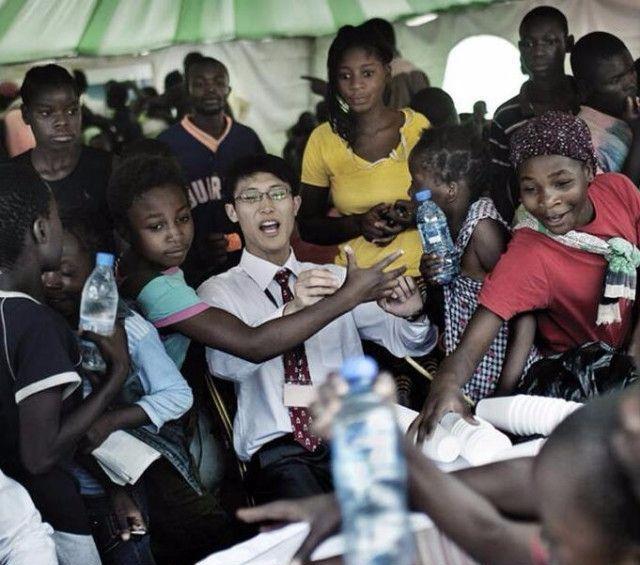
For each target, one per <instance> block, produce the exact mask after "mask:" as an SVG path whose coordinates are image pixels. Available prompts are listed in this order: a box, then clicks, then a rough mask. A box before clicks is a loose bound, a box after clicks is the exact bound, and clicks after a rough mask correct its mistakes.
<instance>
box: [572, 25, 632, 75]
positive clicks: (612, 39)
mask: <svg viewBox="0 0 640 565" xmlns="http://www.w3.org/2000/svg"><path fill="white" fill-rule="evenodd" d="M625 52H627V53H628V52H629V50H628V49H627V46H626V45H625V44H624V42H623V41H622V40H621V39H620V38H618V37H616V36H615V35H612V34H610V33H607V32H605V31H594V32H593V33H588V34H587V35H585V36H584V37H581V38H580V39H579V40H578V41H577V43H576V44H575V45H574V46H573V49H572V51H571V71H572V72H573V76H574V77H575V78H576V79H579V80H586V81H588V80H589V78H590V77H591V76H592V75H593V67H594V65H595V64H596V62H598V61H603V60H607V59H610V58H611V57H613V56H615V55H620V54H622V53H625Z"/></svg>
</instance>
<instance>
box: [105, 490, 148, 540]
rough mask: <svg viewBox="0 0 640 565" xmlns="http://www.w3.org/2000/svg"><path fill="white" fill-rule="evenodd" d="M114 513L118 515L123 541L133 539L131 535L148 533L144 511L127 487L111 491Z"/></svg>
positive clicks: (117, 522) (117, 521) (118, 525)
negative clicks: (141, 510)
mask: <svg viewBox="0 0 640 565" xmlns="http://www.w3.org/2000/svg"><path fill="white" fill-rule="evenodd" d="M109 499H110V503H111V508H112V510H113V513H114V514H115V515H116V526H117V528H118V530H119V533H120V538H121V539H122V541H128V540H129V539H131V535H144V534H146V533H147V524H146V523H145V521H144V517H143V516H142V512H140V509H139V508H138V505H137V504H136V503H135V501H134V500H133V498H132V497H131V496H130V495H129V493H128V492H127V490H126V488H125V487H120V486H118V487H116V488H114V489H112V490H111V491H110V492H109Z"/></svg>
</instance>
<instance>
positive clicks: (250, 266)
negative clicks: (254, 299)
mask: <svg viewBox="0 0 640 565" xmlns="http://www.w3.org/2000/svg"><path fill="white" fill-rule="evenodd" d="M238 266H239V267H240V268H241V269H242V270H243V271H244V272H245V273H247V275H249V276H250V277H251V278H252V279H253V280H254V281H255V282H256V284H257V285H258V286H259V287H260V290H262V291H264V290H266V289H267V287H268V286H269V284H270V283H271V281H272V280H273V277H275V276H276V273H277V272H278V271H281V270H282V269H289V270H290V271H291V272H292V273H293V274H294V275H295V276H296V277H297V276H298V274H299V273H300V263H299V262H298V260H297V259H296V255H295V253H294V252H293V249H292V250H291V253H290V254H289V258H288V259H287V262H286V263H285V264H284V265H282V266H280V265H276V264H275V263H272V262H271V261H267V260H266V259H262V258H260V257H257V256H256V255H253V254H252V253H249V251H247V250H246V249H245V250H244V251H243V252H242V257H241V258H240V264H239V265H238Z"/></svg>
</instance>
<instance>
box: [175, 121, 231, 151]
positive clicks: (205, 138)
mask: <svg viewBox="0 0 640 565" xmlns="http://www.w3.org/2000/svg"><path fill="white" fill-rule="evenodd" d="M224 120H225V128H224V131H223V132H222V135H221V136H220V137H219V138H217V139H216V138H215V137H213V136H211V135H209V134H208V133H207V132H205V131H202V130H201V129H200V128H199V127H198V126H196V125H195V124H194V123H193V122H192V121H191V120H190V119H189V116H185V117H184V118H182V121H181V122H180V125H182V127H183V128H184V129H185V130H187V132H189V133H190V134H191V135H192V136H193V137H195V138H196V139H197V140H198V141H199V142H200V143H202V145H204V146H205V147H207V148H208V149H209V150H210V151H212V152H213V153H215V152H217V151H218V148H219V147H220V144H221V143H222V142H223V141H224V139H225V138H226V137H227V135H229V132H230V131H231V126H232V125H233V120H232V119H231V118H230V117H229V116H227V115H226V114H225V115H224Z"/></svg>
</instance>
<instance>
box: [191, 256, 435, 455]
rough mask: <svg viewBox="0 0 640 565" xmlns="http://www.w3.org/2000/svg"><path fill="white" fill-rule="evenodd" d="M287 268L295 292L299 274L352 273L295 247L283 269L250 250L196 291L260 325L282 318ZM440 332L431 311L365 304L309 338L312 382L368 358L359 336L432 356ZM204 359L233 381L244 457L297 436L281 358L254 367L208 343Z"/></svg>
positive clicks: (236, 431)
mask: <svg viewBox="0 0 640 565" xmlns="http://www.w3.org/2000/svg"><path fill="white" fill-rule="evenodd" d="M283 268H288V269H289V270H290V271H291V272H292V275H291V279H293V280H290V282H289V284H290V287H291V288H292V289H293V284H294V282H295V277H297V276H298V275H299V274H300V273H301V272H303V271H306V270H308V269H313V268H324V269H328V270H330V271H332V272H333V273H335V274H336V275H337V276H338V277H339V278H340V280H342V281H344V279H345V277H346V269H344V268H343V267H339V266H337V265H316V264H314V263H300V262H299V261H298V260H297V259H296V257H295V255H294V253H293V251H292V252H291V255H290V256H289V259H288V260H287V262H286V264H285V265H284V266H282V267H281V266H279V265H275V264H274V263H271V262H269V261H266V260H264V259H261V258H259V257H256V256H255V255H252V254H251V253H249V252H248V251H246V250H245V251H244V252H243V254H242V258H241V260H240V264H239V265H238V266H237V267H234V268H232V269H230V270H229V271H227V272H226V273H223V274H221V275H217V276H214V277H211V278H210V279H209V280H207V281H205V282H204V283H203V284H202V285H201V286H200V288H198V295H199V296H200V298H201V299H202V300H203V301H204V302H206V303H208V304H210V305H211V306H215V307H217V308H221V309H223V310H226V311H228V312H230V313H232V314H234V315H235V316H237V317H238V318H240V319H241V320H242V321H244V322H245V323H246V324H247V325H250V326H259V325H260V324H262V323H264V322H266V321H268V320H271V319H275V318H278V317H280V316H282V315H283V309H284V306H283V305H282V291H281V289H280V286H279V285H278V283H277V282H275V281H274V280H273V277H274V276H275V274H276V273H277V272H278V271H279V270H281V269H283ZM265 291H268V292H269V293H270V294H271V296H272V297H273V298H274V299H275V300H276V302H277V304H278V306H276V305H275V304H274V303H273V302H272V300H271V298H270V297H269V296H268V295H267V293H266V292H265ZM437 335H438V332H437V329H436V328H435V326H432V325H431V324H430V322H429V320H428V319H427V318H426V316H425V317H422V318H421V319H420V320H419V321H416V322H409V321H407V320H404V319H402V318H398V317H396V316H393V315H391V314H388V313H387V312H385V311H384V310H382V308H380V307H379V306H378V305H377V304H376V303H375V302H369V303H366V304H361V305H359V306H357V307H356V308H354V309H353V310H352V311H351V312H348V313H346V314H343V315H342V316H340V317H339V318H337V319H336V320H334V321H333V322H331V323H330V324H328V325H327V326H325V327H324V328H323V329H322V330H320V331H319V332H317V333H316V334H315V335H313V336H312V337H310V338H309V339H308V340H307V341H305V342H304V345H305V350H306V354H307V360H308V363H309V373H310V375H311V380H312V382H313V384H314V385H319V384H321V383H323V382H324V380H325V378H326V375H327V374H328V373H330V372H332V371H337V370H339V369H340V366H341V365H342V361H343V359H345V358H346V357H351V356H354V355H362V343H361V339H369V340H371V341H374V342H376V343H378V344H380V345H382V346H384V347H386V348H387V349H388V350H389V351H390V352H391V353H392V354H393V355H395V356H397V357H403V356H405V355H411V356H414V355H424V354H426V353H428V352H429V351H431V350H432V349H433V347H434V346H435V344H436V340H437ZM206 357H207V364H208V366H209V370H210V371H211V372H212V373H213V374H215V375H216V376H219V377H221V378H223V379H227V380H230V381H233V382H234V383H235V389H236V395H237V398H238V412H237V414H236V417H235V421H234V428H233V436H234V437H233V443H234V447H235V450H236V453H237V454H238V457H240V459H242V460H243V461H248V460H249V459H251V456H252V455H253V454H254V453H255V452H256V451H257V450H258V449H260V447H262V446H263V445H264V444H266V443H268V442H270V441H272V440H274V439H276V438H278V437H280V436H283V435H285V434H288V433H291V431H292V428H291V420H290V418H289V411H288V409H287V408H286V407H285V405H284V401H283V394H284V393H283V390H284V367H283V363H282V356H280V357H276V358H274V359H271V360H270V361H266V362H264V363H260V364H255V363H251V362H249V361H245V360H244V359H241V358H239V357H235V356H233V355H230V354H228V353H224V352H222V351H218V350H215V349H211V348H207V350H206Z"/></svg>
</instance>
